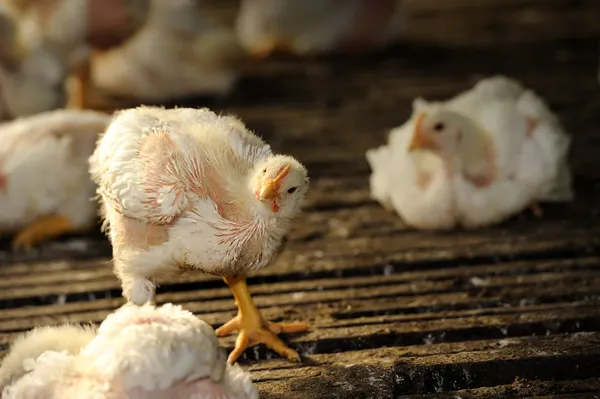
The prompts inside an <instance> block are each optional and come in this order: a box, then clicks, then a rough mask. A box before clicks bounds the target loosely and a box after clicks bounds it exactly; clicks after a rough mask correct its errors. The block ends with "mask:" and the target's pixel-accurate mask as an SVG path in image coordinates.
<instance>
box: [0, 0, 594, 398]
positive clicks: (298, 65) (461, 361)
mask: <svg viewBox="0 0 600 399" xmlns="http://www.w3.org/2000/svg"><path fill="white" fill-rule="evenodd" d="M448 3H450V1H448ZM453 3H454V4H455V7H454V8H452V7H445V6H444V7H442V4H446V3H444V2H439V1H433V0H427V1H425V0H422V1H420V2H418V1H413V2H409V4H413V6H414V7H416V8H417V9H419V10H420V12H421V14H419V15H420V17H419V18H421V21H424V23H427V24H430V26H432V24H433V22H432V21H433V19H429V20H427V18H433V17H430V14H432V13H436V14H440V15H441V16H440V15H438V16H437V17H436V18H438V20H443V19H444V15H447V16H448V19H449V20H452V21H453V22H452V23H451V24H450V25H448V26H450V27H454V28H452V29H450V31H451V32H450V34H449V37H448V43H447V44H448V45H451V46H453V48H451V49H450V48H448V47H443V46H442V45H443V43H440V42H442V41H443V40H442V39H443V37H442V36H439V37H438V38H437V39H435V38H432V37H431V36H427V35H425V34H423V35H421V36H419V35H418V34H417V33H418V32H425V31H426V30H427V29H426V27H425V26H424V25H419V18H415V20H414V21H413V24H414V23H416V24H417V25H418V28H415V29H416V30H415V31H412V32H413V36H414V37H417V38H419V37H420V38H421V39H422V40H425V39H427V40H429V43H425V42H422V43H421V44H414V43H412V44H406V43H405V44H400V45H398V46H396V47H394V48H393V49H390V50H389V51H385V52H383V53H381V54H374V55H370V56H367V57H352V56H337V57H333V56H332V57H318V58H312V59H305V60H297V59H294V58H292V57H286V56H275V57H273V58H272V59H270V60H267V61H266V62H264V63H261V64H257V65H254V66H252V67H250V68H249V70H248V71H247V76H246V77H245V78H244V79H243V80H242V81H241V82H240V84H239V88H238V89H237V90H236V92H235V93H234V94H233V95H232V96H231V97H229V98H227V99H224V100H220V101H212V102H207V103H200V102H198V100H196V101H194V102H192V103H191V104H195V105H198V104H202V105H204V104H206V105H209V106H211V107H213V108H214V109H216V110H220V111H223V112H233V113H236V114H238V115H239V116H240V117H241V118H242V119H244V120H245V121H247V123H248V125H249V126H250V127H251V128H253V129H255V130H256V131H257V132H259V133H260V134H262V135H263V137H264V138H265V139H266V140H267V141H269V142H270V143H271V144H272V145H273V147H274V148H275V149H276V150H280V151H286V152H290V153H292V154H293V155H295V156H297V157H298V158H299V159H300V160H301V161H302V162H304V163H305V164H306V165H307V167H308V169H309V173H310V176H311V179H312V181H311V190H310V193H309V197H308V199H307V203H306V208H305V212H304V213H303V214H302V216H301V217H299V219H298V220H297V222H296V223H295V224H294V227H293V230H292V232H291V234H290V235H289V237H288V238H289V240H288V243H287V244H286V247H285V249H284V250H283V252H282V253H281V255H280V256H279V257H278V259H277V260H276V262H274V264H273V265H272V266H270V267H268V268H265V269H263V270H261V271H259V272H258V273H256V274H255V275H253V276H251V278H250V279H249V283H250V284H251V290H252V292H253V294H254V297H255V300H256V302H257V304H258V306H259V307H260V308H261V309H262V311H263V312H264V314H265V315H266V316H267V317H269V318H271V319H274V320H283V319H285V320H304V321H308V322H310V323H312V329H311V331H310V332H308V333H305V334H298V335H295V336H287V337H286V339H287V340H288V342H290V343H291V345H292V346H293V347H294V348H296V349H297V350H299V351H300V353H301V354H302V356H303V362H302V363H301V364H291V363H288V362H285V361H282V360H280V359H277V358H273V357H272V356H271V354H270V353H269V352H268V351H266V350H265V349H264V348H263V347H257V348H254V349H251V350H248V351H247V353H246V355H245V356H244V357H243V358H242V360H241V363H242V365H243V367H245V368H247V369H248V370H250V371H251V372H252V374H253V377H254V379H255V381H256V383H257V386H258V388H259V390H260V391H261V396H262V397H264V398H286V399H287V398H289V399H296V398H298V399H299V398H303V399H305V398H307V399H310V398H321V399H322V398H361V399H368V398H379V399H387V398H427V399H434V398H435V399H441V398H478V399H483V398H489V399H491V398H530V397H531V398H533V397H536V398H565V399H567V398H569V399H575V398H579V399H587V398H598V397H600V306H598V305H599V302H600V269H599V268H598V265H599V264H600V254H599V250H600V223H599V222H600V209H599V207H598V203H599V200H600V186H599V185H598V183H599V182H600V157H599V156H598V154H600V132H599V130H600V127H599V126H600V85H599V84H598V81H597V72H598V38H599V36H600V27H599V26H600V25H597V24H596V23H595V22H594V23H591V22H590V21H589V19H590V18H592V17H591V16H590V15H595V16H594V18H593V21H596V20H597V16H598V15H600V2H592V1H579V2H575V3H577V4H578V5H577V7H579V8H577V7H575V8H573V9H571V8H568V4H571V3H573V2H568V1H566V0H551V1H550V0H549V1H547V2H546V3H545V4H546V6H542V5H539V6H536V5H534V3H538V4H540V3H539V2H533V1H526V0H511V1H499V0H494V1H488V2H485V3H486V4H487V6H486V7H488V11H485V10H483V8H481V7H479V6H477V4H480V3H481V2H478V1H476V0H470V1H467V0H460V1H459V0H453ZM461 7H462V8H461ZM536 7H537V8H536ZM461 10H462V11H461ZM490 10H491V11H490ZM507 10H508V11H507ZM524 10H525V11H526V10H529V14H527V13H526V12H525V11H524ZM536 10H537V11H536ZM444 11H445V12H447V14H443V12H444ZM461 12H462V13H463V14H464V15H463V14H461ZM473 13H474V14H475V17H474V16H473V15H471V14H473ZM594 13H595V14H594ZM561 14H564V15H565V20H566V21H568V24H567V22H564V21H563V22H564V24H561V23H556V22H557V21H558V20H559V17H560V15H561ZM494 15H495V17H494ZM511 15H513V16H514V15H520V16H521V19H518V18H517V19H515V18H512V19H511V18H509V17H510V16H511ZM523 15H525V16H527V15H529V17H530V18H533V19H535V18H534V17H535V16H536V15H538V16H539V15H542V17H539V18H538V22H539V21H541V22H539V23H538V24H537V25H536V24H535V23H533V25H531V27H530V32H531V33H532V35H533V38H532V37H529V36H527V35H526V32H523V30H525V28H523V27H521V28H522V29H521V32H520V33H519V32H516V33H514V35H508V36H507V38H508V39H507V40H505V41H502V42H499V43H496V44H495V45H492V44H490V43H491V42H493V41H494V37H496V36H494V35H491V34H489V31H486V30H481V29H480V30H479V31H478V30H477V29H479V28H478V26H479V25H477V24H482V23H483V22H482V21H485V20H486V19H485V18H486V17H487V18H488V20H489V21H492V20H497V21H505V23H507V24H511V23H512V24H513V25H514V26H513V28H514V29H517V28H518V24H519V23H520V22H522V21H528V20H527V19H526V18H525V17H524V16H523ZM532 15H533V16H532ZM461 18H462V21H463V23H464V26H467V27H469V29H471V30H472V32H481V35H479V36H478V38H479V39H480V40H479V41H477V40H475V42H476V43H475V44H477V45H478V46H466V45H465V42H467V41H468V39H469V38H470V36H466V37H463V36H461V35H463V34H464V32H463V33H461V32H462V31H457V29H458V28H457V26H460V24H459V22H460V21H461ZM524 18H525V19H524ZM552 18H554V20H553V19H552ZM577 18H579V19H577ZM473 20H477V21H478V22H477V23H475V22H472V23H471V24H469V23H467V22H469V21H473ZM427 21H428V22H427ZM506 21H509V22H506ZM548 21H550V22H548ZM552 21H554V22H552ZM577 21H579V22H580V23H579V25H577ZM593 21H592V22H593ZM547 22H548V24H549V25H544V24H545V23H547ZM498 24H500V25H502V23H501V22H498ZM530 24H531V23H530ZM565 24H566V25H565ZM440 25H442V26H445V25H443V24H442V22H440ZM550 25H552V26H557V27H558V28H557V30H552V29H550ZM540 26H541V27H540ZM567 28H569V29H567ZM436 29H438V31H439V29H441V28H440V27H437V28H436ZM517 30H518V29H517ZM486 32H487V33H486ZM557 32H558V33H557ZM472 34H473V33H471V35H472ZM490 35H491V36H490ZM433 36H435V35H433ZM434 39H435V40H434ZM461 40H462V42H461ZM432 43H433V44H432ZM461 43H462V45H461ZM495 73H503V74H507V75H509V76H512V77H515V78H517V79H519V80H521V81H522V82H523V83H524V84H526V85H527V86H529V87H531V88H533V89H534V90H536V91H537V92H538V93H539V94H541V95H542V96H544V97H545V98H547V99H548V101H549V103H550V105H551V106H552V107H553V109H554V110H556V111H557V112H558V113H559V115H560V117H561V118H562V120H563V122H564V125H565V126H566V127H567V129H568V130H569V131H570V132H571V134H572V135H573V136H574V142H573V146H572V149H573V151H572V152H573V156H572V164H573V169H574V173H575V176H576V181H575V183H576V189H577V198H576V200H575V201H574V202H573V203H571V204H566V205H547V206H545V208H544V210H545V214H544V216H543V217H542V218H540V219H537V218H535V217H533V216H532V215H530V214H527V213H525V214H523V215H520V216H518V217H516V218H514V219H513V220H510V221H507V222H506V223H503V224H502V225H500V226H497V227H494V228H490V229H485V230H481V231H453V232H445V233H431V232H418V231H413V230H410V229H407V228H406V227H405V226H403V225H402V223H401V222H400V220H399V219H398V218H397V217H396V216H394V215H393V214H390V213H388V212H386V211H384V210H383V209H382V208H381V207H379V206H378V205H377V204H376V203H375V202H373V201H372V200H371V199H370V197H369V191H368V176H369V168H368V165H367V163H366V161H365V159H364V152H365V150H366V149H368V148H370V147H373V146H377V145H379V144H381V143H382V142H383V141H384V139H385V136H386V131H387V129H389V128H390V127H393V126H395V125H398V124H400V123H402V122H403V121H404V120H405V119H406V118H407V117H408V115H409V113H410V104H411V101H412V99H413V98H414V97H415V96H424V97H426V98H429V99H436V98H440V99H441V98H444V97H447V96H451V95H453V94H455V93H456V92H457V91H460V90H463V89H466V88H468V87H469V86H470V85H472V84H473V83H474V82H476V81H477V80H478V79H480V78H481V77H484V76H488V75H491V74H495ZM3 245H4V246H3V248H4V249H3V250H2V251H0V262H1V263H2V264H1V266H0V309H1V310H0V349H2V350H6V349H7V345H8V344H9V343H10V341H11V340H12V339H13V338H14V337H15V336H16V335H17V334H19V333H21V332H23V331H26V330H28V329H31V328H32V327H34V326H39V325H54V324H59V323H66V322H70V323H87V322H94V323H97V322H99V321H101V320H102V319H103V318H104V317H105V316H106V315H107V314H108V313H109V312H111V311H112V310H114V309H115V308H116V307H118V306H120V305H121V304H122V303H123V300H122V299H121V297H120V290H119V284H118V281H117V279H116V278H115V277H114V276H113V274H112V271H111V265H110V246H109V244H108V243H107V242H106V240H105V239H104V238H103V237H102V236H101V235H99V233H96V234H91V235H90V236H87V237H70V238H65V239H62V240H58V241H56V242H53V243H48V244H46V245H44V246H43V247H41V248H40V249H38V250H36V251H34V252H31V253H11V252H10V251H8V249H7V248H8V243H7V242H5V243H4V244H3ZM157 300H158V302H159V303H164V302H173V303H178V304H182V305H183V306H184V307H185V308H187V309H189V310H191V311H193V312H194V313H196V314H197V315H198V316H199V317H201V318H203V319H204V320H206V321H207V322H209V323H211V324H213V325H214V326H215V327H216V326H218V325H220V324H221V323H223V322H225V321H226V320H228V319H229V318H230V317H232V316H233V315H234V313H235V307H234V302H233V300H232V298H231V295H230V292H229V290H228V289H227V288H226V287H225V285H224V284H223V283H222V282H221V281H220V280H219V279H218V278H216V277H213V276H208V275H204V274H200V273H190V274H186V275H183V276H174V277H172V278H169V279H165V280H163V281H161V287H160V288H159V290H158V296H157ZM222 343H223V345H224V346H225V347H226V348H228V349H231V347H232V345H233V340H232V338H228V339H223V341H222Z"/></svg>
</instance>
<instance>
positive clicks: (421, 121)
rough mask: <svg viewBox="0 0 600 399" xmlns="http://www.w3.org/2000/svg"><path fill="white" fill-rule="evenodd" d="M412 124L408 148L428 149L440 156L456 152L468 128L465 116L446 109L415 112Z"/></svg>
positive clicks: (412, 149)
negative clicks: (412, 131)
mask: <svg viewBox="0 0 600 399" xmlns="http://www.w3.org/2000/svg"><path fill="white" fill-rule="evenodd" d="M414 126H415V128H414V133H413V137H412V140H411V142H410V144H409V147H408V150H409V151H415V150H422V151H430V152H434V153H437V154H439V155H440V156H450V155H453V154H456V153H457V152H458V150H459V149H460V147H461V144H462V141H463V139H464V137H465V133H466V132H467V130H469V129H470V127H469V123H468V121H467V120H466V118H465V117H463V116H462V115H460V114H459V113H457V112H453V111H451V110H447V109H436V110H431V111H421V112H419V113H417V115H416V117H415V124H414Z"/></svg>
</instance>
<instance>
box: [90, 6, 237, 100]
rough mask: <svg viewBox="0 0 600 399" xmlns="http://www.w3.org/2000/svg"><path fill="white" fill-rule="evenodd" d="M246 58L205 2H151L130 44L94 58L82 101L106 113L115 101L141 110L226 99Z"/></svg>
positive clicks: (226, 28)
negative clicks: (176, 101)
mask: <svg viewBox="0 0 600 399" xmlns="http://www.w3.org/2000/svg"><path fill="white" fill-rule="evenodd" d="M244 55H245V54H244V52H243V49H242V48H241V46H240V45H239V44H238V41H237V38H236V36H235V33H234V32H233V31H232V29H231V28H230V27H227V26H225V25H222V24H221V23H220V22H219V21H218V20H216V19H215V18H213V17H212V16H211V14H210V7H208V6H207V5H206V4H205V2H203V1H198V0H178V1H164V0H152V1H151V2H150V12H149V16H148V19H147V21H146V23H145V24H144V25H143V26H142V27H141V28H140V30H139V31H138V32H137V33H136V34H135V35H134V36H133V37H132V38H131V39H129V40H128V41H126V42H125V43H124V44H123V45H122V46H119V47H115V48H111V49H109V50H108V51H104V52H102V51H99V52H94V53H93V56H92V58H91V60H90V64H89V71H88V74H89V77H88V78H87V81H86V82H84V83H83V86H84V90H86V92H85V93H84V94H82V95H81V96H82V97H83V100H82V101H83V102H84V103H85V102H87V103H89V104H90V105H89V106H90V107H93V108H95V109H96V108H103V109H105V108H108V107H109V106H110V103H111V102H112V101H115V99H117V98H118V99H120V100H121V101H123V102H124V103H127V101H129V103H130V104H131V103H135V104H139V103H140V102H144V103H148V102H152V103H158V102H164V101H167V100H172V99H173V98H182V97H186V96H191V95H224V94H227V93H228V92H229V91H230V90H231V89H232V87H233V85H234V84H235V82H236V79H237V72H238V69H239V67H240V65H241V64H242V63H241V61H242V59H243V56H244ZM85 86H88V87H87V88H86V87H85ZM103 96H104V97H105V98H104V99H103ZM94 97H95V98H94ZM94 101H95V102H96V104H95V103H94Z"/></svg>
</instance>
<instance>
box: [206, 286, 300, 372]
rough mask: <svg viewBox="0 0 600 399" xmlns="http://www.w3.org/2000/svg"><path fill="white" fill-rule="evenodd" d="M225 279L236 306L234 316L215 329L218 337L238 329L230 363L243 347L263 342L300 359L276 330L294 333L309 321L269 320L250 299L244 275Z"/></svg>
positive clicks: (233, 361) (271, 347) (290, 356)
mask: <svg viewBox="0 0 600 399" xmlns="http://www.w3.org/2000/svg"><path fill="white" fill-rule="evenodd" d="M224 280H225V282H226V283H227V285H228V286H229V288H231V291H232V292H233V296H234V298H235V303H236V305H237V307H238V314H237V316H236V317H234V318H233V319H232V320H230V321H229V322H227V323H225V324H224V325H223V326H221V327H219V328H218V329H217V335H218V336H219V337H224V336H227V335H229V334H231V333H232V332H233V331H239V335H238V337H237V340H236V342H235V348H234V349H233V351H232V352H231V353H230V354H229V358H228V361H229V363H230V364H233V363H235V362H236V360H237V359H238V358H239V357H240V356H241V355H242V354H243V353H244V351H245V350H246V348H248V347H249V346H252V345H256V344H265V345H266V346H267V347H268V348H270V349H272V350H274V351H275V352H277V353H278V354H279V355H281V356H283V357H285V358H287V359H289V360H292V361H300V355H298V352H296V351H295V350H293V349H292V348H290V347H288V346H287V345H286V344H284V343H283V341H281V340H280V339H279V338H278V337H277V334H279V333H282V332H283V333H294V332H301V331H306V330H307V329H308V324H306V323H272V322H269V321H266V320H265V319H263V317H262V316H261V315H260V313H259V311H258V309H257V308H256V305H255V304H254V302H253V301H252V297H251V296H250V291H249V290H248V285H247V284H246V278H245V277H243V276H236V277H225V278H224Z"/></svg>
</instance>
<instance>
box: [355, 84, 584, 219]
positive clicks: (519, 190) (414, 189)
mask: <svg viewBox="0 0 600 399" xmlns="http://www.w3.org/2000/svg"><path fill="white" fill-rule="evenodd" d="M423 124H425V125H427V124H429V125H427V126H425V127H423V126H422V125H423ZM423 129H425V130H426V131H427V129H429V132H430V133H431V134H429V136H427V137H426V138H425V139H423V137H418V138H416V136H418V135H420V134H417V132H422V131H423ZM438 129H439V130H438ZM453 129H454V130H453ZM433 132H435V133H433ZM453 133H456V134H455V137H454V139H453V140H454V141H452V140H447V139H448V138H450V137H451V136H452V134H453ZM423 135H424V137H425V134H423ZM423 140H425V141H427V142H425V141H423ZM419 141H420V142H419ZM417 142H419V143H417ZM415 143H417V144H415ZM569 144H570V138H569V136H567V135H566V133H565V132H564V130H563V129H562V127H561V125H560V123H559V121H558V118H557V117H556V116H555V115H554V114H553V113H552V112H551V111H550V109H549V108H548V107H547V106H546V104H545V103H544V101H543V100H542V99H540V98H539V97H538V96H537V95H536V94H535V93H534V92H532V91H531V90H527V89H525V88H523V87H522V86H521V84H520V83H518V82H516V81H514V80H512V79H510V78H506V77H503V76H495V77H492V78H489V79H485V80H483V81H481V82H479V83H478V84H476V85H475V87H473V88H472V89H471V90H469V91H466V92H464V93H461V94H459V95H458V96H456V97H454V98H453V99H450V100H448V101H438V102H427V101H425V100H423V99H420V98H419V99H417V100H415V102H414V104H413V116H412V117H411V119H410V120H409V121H407V122H406V123H405V124H404V125H403V126H401V127H399V128H396V129H393V130H392V131H391V132H390V135H389V138H388V144H387V145H385V146H382V147H379V148H377V149H371V150H369V151H367V154H366V157H367V160H368V162H369V164H370V166H371V169H372V175H371V193H372V196H373V198H374V199H376V200H378V201H379V202H380V203H382V204H383V206H385V207H388V208H389V207H390V206H391V207H393V208H394V209H395V210H396V212H397V213H398V214H399V216H400V217H402V218H403V219H404V220H405V221H406V222H407V223H408V224H409V225H412V226H414V227H416V228H423V229H446V228H453V227H456V226H463V227H466V228H476V227H482V226H485V225H489V224H493V223H498V222H501V221H502V220H504V219H506V218H508V217H510V216H512V215H514V214H516V213H518V212H520V211H522V210H523V209H524V208H526V207H527V206H529V205H531V204H533V203H536V202H538V201H569V200H571V199H572V198H573V192H572V189H571V177H570V176H571V175H570V171H569V167H568V163H567V155H568V149H569ZM411 146H417V147H419V146H420V148H411ZM415 149H420V151H415Z"/></svg>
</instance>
